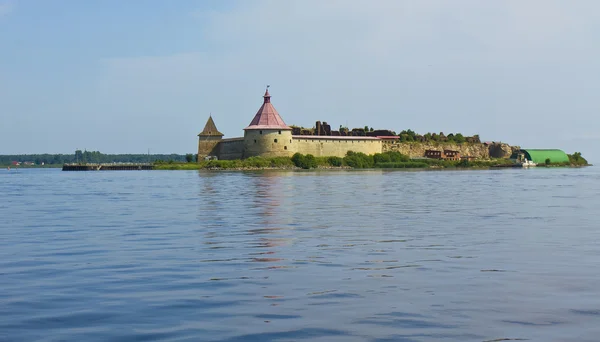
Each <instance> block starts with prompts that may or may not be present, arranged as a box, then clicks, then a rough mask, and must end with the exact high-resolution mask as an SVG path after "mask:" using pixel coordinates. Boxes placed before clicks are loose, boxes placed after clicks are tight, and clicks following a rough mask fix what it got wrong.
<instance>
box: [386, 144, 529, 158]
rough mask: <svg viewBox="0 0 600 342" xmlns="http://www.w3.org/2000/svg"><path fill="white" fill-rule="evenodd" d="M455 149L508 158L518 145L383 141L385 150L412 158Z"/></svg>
mask: <svg viewBox="0 0 600 342" xmlns="http://www.w3.org/2000/svg"><path fill="white" fill-rule="evenodd" d="M445 149H446V150H453V151H458V152H460V155H461V156H470V157H475V158H478V159H489V158H490V157H491V158H508V157H509V156H510V155H511V154H512V151H513V150H514V149H518V147H517V146H510V145H508V144H504V143H492V144H483V143H463V144H457V143H440V142H409V143H401V142H397V141H395V142H392V141H386V142H384V143H383V152H387V151H397V152H400V153H402V154H404V155H407V156H409V157H411V158H416V157H423V156H424V155H425V151H426V150H436V151H442V150H445Z"/></svg>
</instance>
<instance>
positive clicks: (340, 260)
mask: <svg viewBox="0 0 600 342" xmlns="http://www.w3.org/2000/svg"><path fill="white" fill-rule="evenodd" d="M0 192H2V193H4V194H13V195H11V196H7V197H5V200H4V201H3V202H2V203H1V204H0V217H2V218H4V222H5V223H6V224H5V226H4V227H2V228H1V229H0V270H1V271H0V288H1V289H2V291H0V341H4V340H6V341H21V340H23V341H29V340H73V341H75V340H86V341H89V340H98V341H106V340H115V341H121V340H122V341H130V340H177V341H180V340H181V341H184V340H185V341H187V340H189V341H196V340H201V341H221V342H223V341H292V340H294V341H295V340H311V341H432V340H447V341H494V340H496V341H500V340H511V339H512V340H519V339H520V340H532V341H536V340H537V341H568V340H577V341H596V340H597V338H596V337H597V335H598V334H599V333H600V328H599V327H600V313H599V312H600V290H599V289H600V286H599V285H600V275H599V274H600V273H599V272H598V270H599V269H598V268H599V266H598V265H600V263H599V261H600V253H599V249H598V246H597V241H599V239H600V231H599V230H598V229H597V219H596V211H597V207H598V205H599V204H600V203H599V202H598V201H599V200H598V199H599V198H600V197H599V196H598V195H599V194H600V173H598V172H597V171H596V170H595V169H593V168H588V169H562V170H561V169H555V170H545V169H539V170H501V171H463V172H390V171H387V170H386V171H382V170H377V171H360V172H346V171H344V172H338V171H328V172H287V171H286V172H277V171H273V172H271V171H269V172H161V171H153V172H114V173H110V172H106V173H66V172H65V173H63V172H59V171H52V170H23V171H22V172H20V173H19V174H17V175H15V174H11V175H8V174H7V173H0Z"/></svg>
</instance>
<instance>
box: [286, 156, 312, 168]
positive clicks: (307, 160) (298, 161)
mask: <svg viewBox="0 0 600 342" xmlns="http://www.w3.org/2000/svg"><path fill="white" fill-rule="evenodd" d="M292 162H293V163H294V165H296V166H297V167H300V168H303V169H313V168H316V167H317V159H316V158H315V156H313V155H312V154H307V155H302V154H300V153H295V154H294V155H293V156H292Z"/></svg>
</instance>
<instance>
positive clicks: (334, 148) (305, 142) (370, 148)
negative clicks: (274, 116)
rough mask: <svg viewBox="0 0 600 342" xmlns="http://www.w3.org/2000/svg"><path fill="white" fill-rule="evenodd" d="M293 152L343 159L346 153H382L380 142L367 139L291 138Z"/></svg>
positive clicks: (375, 139)
mask: <svg viewBox="0 0 600 342" xmlns="http://www.w3.org/2000/svg"><path fill="white" fill-rule="evenodd" d="M293 141H294V147H295V152H298V153H301V154H312V155H313V156H315V157H331V156H334V157H345V156H346V153H348V151H353V152H362V153H364V154H375V153H381V152H382V140H381V139H377V138H368V137H364V138H361V137H352V138H350V137H331V136H329V137H328V136H302V135H298V136H293Z"/></svg>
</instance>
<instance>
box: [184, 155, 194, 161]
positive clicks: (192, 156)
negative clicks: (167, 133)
mask: <svg viewBox="0 0 600 342" xmlns="http://www.w3.org/2000/svg"><path fill="white" fill-rule="evenodd" d="M192 160H194V155H193V154H191V153H188V154H186V155H185V161H186V162H187V163H191V162H192Z"/></svg>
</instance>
